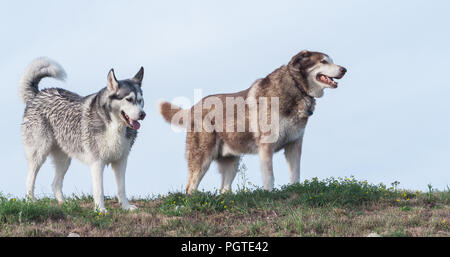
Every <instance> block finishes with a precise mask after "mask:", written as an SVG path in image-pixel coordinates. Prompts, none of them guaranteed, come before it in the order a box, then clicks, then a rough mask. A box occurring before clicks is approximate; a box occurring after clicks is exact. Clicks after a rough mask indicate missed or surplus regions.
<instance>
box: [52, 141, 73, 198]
mask: <svg viewBox="0 0 450 257" xmlns="http://www.w3.org/2000/svg"><path fill="white" fill-rule="evenodd" d="M50 154H51V156H52V159H53V164H54V165H55V178H54V179H53V183H52V190H53V194H54V195H55V198H56V199H57V200H58V202H59V203H63V202H64V195H63V193H62V186H63V180H64V175H66V172H67V169H68V168H69V165H70V161H71V158H70V157H69V156H68V155H67V154H65V153H64V152H63V151H61V149H59V148H58V149H55V150H53V151H52V152H51V153H50Z"/></svg>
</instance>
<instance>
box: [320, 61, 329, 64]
mask: <svg viewBox="0 0 450 257" xmlns="http://www.w3.org/2000/svg"><path fill="white" fill-rule="evenodd" d="M320 63H322V64H327V63H328V62H327V61H326V60H322V61H320Z"/></svg>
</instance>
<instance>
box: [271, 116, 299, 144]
mask: <svg viewBox="0 0 450 257" xmlns="http://www.w3.org/2000/svg"><path fill="white" fill-rule="evenodd" d="M305 127H306V122H299V121H298V120H293V119H289V118H283V119H280V127H279V137H278V140H277V143H276V145H277V146H279V147H283V146H284V145H285V144H287V143H290V142H293V141H296V140H298V139H300V138H301V137H303V134H304V133H305ZM279 147H276V148H279Z"/></svg>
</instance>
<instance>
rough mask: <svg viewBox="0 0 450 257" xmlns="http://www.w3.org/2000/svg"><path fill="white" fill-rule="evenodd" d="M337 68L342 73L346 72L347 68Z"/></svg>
mask: <svg viewBox="0 0 450 257" xmlns="http://www.w3.org/2000/svg"><path fill="white" fill-rule="evenodd" d="M339 70H340V71H341V72H342V73H346V72H347V69H346V68H344V67H341V68H340V69H339Z"/></svg>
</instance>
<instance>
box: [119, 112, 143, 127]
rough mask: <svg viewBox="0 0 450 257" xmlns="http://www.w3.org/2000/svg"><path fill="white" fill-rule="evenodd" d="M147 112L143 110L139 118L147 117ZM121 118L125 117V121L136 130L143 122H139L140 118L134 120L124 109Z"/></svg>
mask: <svg viewBox="0 0 450 257" xmlns="http://www.w3.org/2000/svg"><path fill="white" fill-rule="evenodd" d="M145 116H146V114H145V112H144V111H141V112H140V113H139V119H138V120H143V119H144V118H145ZM121 118H122V119H123V121H124V122H125V124H126V125H127V126H128V127H130V128H132V129H134V130H138V129H139V128H140V127H141V124H140V123H139V122H138V120H133V119H131V118H130V116H128V115H127V114H126V113H125V112H124V111H121Z"/></svg>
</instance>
